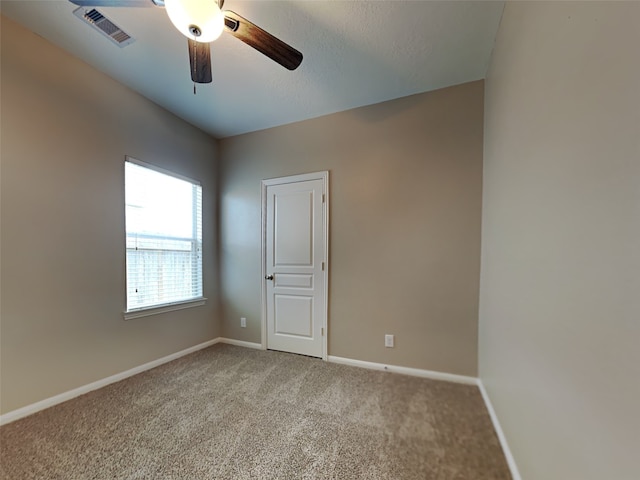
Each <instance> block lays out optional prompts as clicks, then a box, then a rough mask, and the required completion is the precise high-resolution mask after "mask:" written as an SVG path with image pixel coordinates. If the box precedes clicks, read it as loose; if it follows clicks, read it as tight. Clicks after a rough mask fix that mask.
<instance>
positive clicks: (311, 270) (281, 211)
mask: <svg viewBox="0 0 640 480" xmlns="http://www.w3.org/2000/svg"><path fill="white" fill-rule="evenodd" d="M327 180H328V174H327V172H323V173H320V174H309V175H297V176H295V177H285V178H280V179H272V180H265V181H264V182H263V192H264V194H265V198H264V204H265V209H266V212H265V213H266V215H265V217H266V218H265V221H264V232H263V233H264V239H265V242H264V247H265V248H264V274H265V275H264V282H265V288H264V293H265V299H266V302H265V315H266V322H264V323H266V333H267V334H266V348H268V349H271V350H281V351H285V352H292V353H299V354H302V355H309V356H312V357H325V355H326V353H325V352H326V347H325V346H326V341H325V338H326V337H324V335H325V334H326V312H327V303H326V289H327V281H326V280H327V278H326V275H327V273H328V272H327V263H326V259H327V248H326V247H327V245H326V242H327V238H328V236H327V208H326V205H327V197H326V186H327Z"/></svg>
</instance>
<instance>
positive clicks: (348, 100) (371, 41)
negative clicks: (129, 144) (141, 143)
mask: <svg viewBox="0 0 640 480" xmlns="http://www.w3.org/2000/svg"><path fill="white" fill-rule="evenodd" d="M503 6H504V2H502V1H487V2H485V1H456V0H447V1H389V0H387V1H381V0H376V1H370V0H361V1H336V0H332V1H329V0H316V1H313V0H311V1H310V0H306V1H305V0H302V1H301V0H296V1H284V0H279V1H271V0H253V1H244V0H226V2H225V5H224V9H229V10H233V11H235V12H237V13H239V14H240V15H242V16H244V17H245V18H247V19H249V20H251V21H252V22H254V23H256V24H257V25H259V26H261V27H262V28H264V29H265V30H267V31H268V32H270V33H271V34H273V35H275V36H276V37H278V38H280V39H281V40H283V41H285V42H287V43H289V44H290V45H292V46H293V47H295V48H296V49H298V50H299V51H301V52H302V53H303V55H304V60H303V61H302V65H301V66H300V67H299V68H298V69H297V70H295V71H293V72H291V71H288V70H286V69H285V68H283V67H281V66H280V65H278V64H276V63H275V62H273V61H271V60H270V59H268V58H267V57H265V56H263V55H262V54H260V53H258V52H257V51H255V50H253V49H252V48H251V47H249V46H247V45H245V44H244V43H242V42H240V41H239V40H237V39H236V38H234V37H232V36H231V35H228V34H224V33H223V35H222V37H221V38H220V39H218V40H217V41H216V42H214V43H213V44H212V63H213V83H211V84H208V85H199V86H198V89H197V95H194V94H193V84H192V83H191V79H190V74H189V56H188V50H187V41H186V39H185V38H184V37H183V36H182V35H181V34H180V33H179V32H178V31H177V30H176V29H175V28H174V27H173V26H172V24H171V23H170V21H169V19H168V17H167V15H166V13H165V11H164V9H162V8H113V7H99V8H98V10H99V11H100V12H101V13H102V14H103V15H105V16H106V17H107V18H109V19H110V20H111V21H113V22H114V23H116V24H117V25H118V26H119V27H121V28H122V29H123V30H124V31H125V32H127V33H128V34H130V35H131V36H133V37H134V38H135V39H136V41H135V43H133V44H131V45H129V46H127V47H125V48H119V47H118V46H116V45H114V44H113V43H111V42H110V41H109V40H108V39H106V38H105V37H103V36H102V35H100V34H99V33H98V32H97V31H95V30H93V29H91V28H90V27H89V26H87V25H86V24H84V23H83V22H82V21H81V20H79V19H78V18H76V17H75V16H74V15H73V14H72V11H73V10H74V9H75V8H76V7H75V5H72V4H71V3H69V2H68V1H66V0H42V1H38V0H20V1H11V0H2V2H1V3H0V10H1V12H2V14H4V15H6V16H8V17H9V18H11V19H13V20H15V21H17V22H18V23H20V24H22V25H24V26H25V27H27V28H28V29H30V30H32V31H33V32H35V33H37V34H38V35H41V36H42V37H44V38H46V39H47V40H49V41H51V42H52V43H54V44H56V45H58V46H60V47H61V48H63V49H65V50H67V51H68V52H70V53H71V54H73V55H74V56H76V57H78V58H80V59H82V60H83V61H85V62H86V63H88V64H90V65H92V66H93V67H95V68H97V69H98V70H100V71H102V72H104V73H106V74H107V75H109V76H110V77H112V78H114V79H116V80H117V81H119V82H120V83H123V84H124V85H127V86H128V87H130V88H131V89H133V90H135V91H137V92H139V93H140V94H142V95H144V96H145V97H147V98H149V99H151V100H152V101H154V102H155V103H158V104H160V105H162V106H163V107H165V108H166V109H167V110H169V111H171V112H173V113H175V114H176V115H178V116H179V117H181V118H183V119H185V120H186V121H188V122H189V123H192V124H193V125H195V126H197V127H199V128H201V129H202V130H204V131H206V132H208V133H210V134H211V135H213V136H214V137H216V138H223V137H227V136H231V135H237V134H241V133H246V132H251V131H255V130H260V129H264V128H269V127H273V126H277V125H283V124H286V123H291V122H296V121H300V120H305V119H308V118H314V117H318V116H321V115H326V114H329V113H334V112H338V111H343V110H347V109H350V108H354V107H359V106H363V105H370V104H374V103H378V102H382V101H385V100H390V99H393V98H398V97H403V96H406V95H411V94H414V93H420V92H425V91H429V90H434V89H437V88H442V87H446V86H450V85H456V84H460V83H464V82H468V81H472V80H478V79H481V78H484V76H485V73H486V70H487V66H488V63H489V58H490V56H491V51H492V48H493V42H494V39H495V35H496V31H497V29H498V24H499V22H500V17H501V15H502V9H503Z"/></svg>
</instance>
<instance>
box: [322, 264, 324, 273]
mask: <svg viewBox="0 0 640 480" xmlns="http://www.w3.org/2000/svg"><path fill="white" fill-rule="evenodd" d="M322 271H323V272H324V262H322Z"/></svg>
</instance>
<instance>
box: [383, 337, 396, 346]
mask: <svg viewBox="0 0 640 480" xmlns="http://www.w3.org/2000/svg"><path fill="white" fill-rule="evenodd" d="M393 342H394V335H385V336H384V346H385V347H389V348H393Z"/></svg>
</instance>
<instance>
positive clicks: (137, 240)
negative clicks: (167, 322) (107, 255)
mask: <svg viewBox="0 0 640 480" xmlns="http://www.w3.org/2000/svg"><path fill="white" fill-rule="evenodd" d="M125 205H126V232H127V240H126V241H127V312H131V311H135V310H140V309H146V308H152V307H158V306H164V305H171V304H175V303H180V302H186V301H189V300H195V299H199V298H202V187H201V186H200V184H199V183H197V182H194V181H191V180H186V179H183V178H178V177H177V176H173V175H169V174H165V173H161V172H160V171H158V170H155V169H152V168H147V166H143V164H139V163H137V162H135V163H134V162H133V161H131V160H130V159H128V160H127V161H126V162H125Z"/></svg>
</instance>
